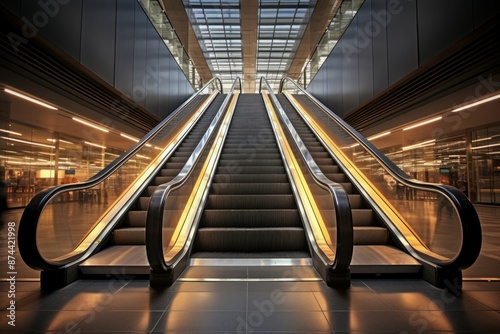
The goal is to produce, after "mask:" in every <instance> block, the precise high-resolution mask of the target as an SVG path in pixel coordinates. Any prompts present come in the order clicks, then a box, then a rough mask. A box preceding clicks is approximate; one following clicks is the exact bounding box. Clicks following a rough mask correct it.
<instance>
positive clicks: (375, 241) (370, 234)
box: [353, 226, 389, 245]
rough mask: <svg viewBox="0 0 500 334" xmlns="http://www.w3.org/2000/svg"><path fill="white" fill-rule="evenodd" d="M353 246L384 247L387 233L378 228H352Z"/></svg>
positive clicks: (387, 237) (383, 228) (384, 229)
mask: <svg viewBox="0 0 500 334" xmlns="http://www.w3.org/2000/svg"><path fill="white" fill-rule="evenodd" d="M353 236H354V245H386V244H387V243H388V242H389V231H387V229H386V228H385V227H380V226H354V235H353Z"/></svg>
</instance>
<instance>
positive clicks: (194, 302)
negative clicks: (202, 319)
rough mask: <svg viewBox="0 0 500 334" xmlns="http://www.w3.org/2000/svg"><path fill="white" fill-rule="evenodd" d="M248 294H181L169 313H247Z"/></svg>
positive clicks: (175, 299)
mask: <svg viewBox="0 0 500 334" xmlns="http://www.w3.org/2000/svg"><path fill="white" fill-rule="evenodd" d="M246 304H247V293H246V291H243V292H234V291H231V292H181V293H176V294H175V295H174V297H173V299H172V303H171V304H170V307H169V311H189V312H197V311H246V308H247V306H246Z"/></svg>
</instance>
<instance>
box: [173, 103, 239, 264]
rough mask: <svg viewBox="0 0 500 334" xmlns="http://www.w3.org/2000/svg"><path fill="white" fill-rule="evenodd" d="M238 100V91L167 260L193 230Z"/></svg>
mask: <svg viewBox="0 0 500 334" xmlns="http://www.w3.org/2000/svg"><path fill="white" fill-rule="evenodd" d="M237 100H238V93H235V95H234V96H233V98H232V100H231V103H230V105H229V110H228V112H226V115H225V116H224V119H223V121H222V124H221V127H220V129H219V132H218V133H217V138H216V139H215V143H214V144H213V145H212V148H211V149H210V152H209V154H208V158H207V159H206V160H205V163H204V164H203V167H202V169H201V172H200V175H199V176H198V179H197V180H196V183H195V185H194V187H193V190H192V191H191V195H190V196H189V199H188V200H187V202H186V205H185V206H184V210H183V211H182V214H181V217H180V218H179V222H178V224H177V225H176V227H175V231H174V233H173V234H172V238H171V239H170V240H171V241H170V243H169V246H171V245H172V244H173V246H172V248H170V249H169V250H168V253H167V254H166V255H165V261H166V262H169V261H171V260H172V259H173V258H174V257H175V255H177V253H179V251H181V250H182V248H183V247H184V245H185V243H186V240H187V239H188V237H189V231H190V230H191V226H192V223H193V222H194V219H195V217H196V213H197V211H198V207H199V205H200V204H201V201H202V199H203V198H202V197H203V193H204V191H203V190H204V189H206V187H207V185H208V182H209V181H210V174H211V171H212V170H213V169H214V168H216V166H217V161H218V158H219V152H220V151H221V150H222V147H223V144H224V134H225V132H226V131H227V129H228V128H229V125H230V123H231V118H232V116H233V113H234V110H235V108H236V102H237Z"/></svg>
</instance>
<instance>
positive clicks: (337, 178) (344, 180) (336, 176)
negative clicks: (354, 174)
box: [320, 167, 349, 183]
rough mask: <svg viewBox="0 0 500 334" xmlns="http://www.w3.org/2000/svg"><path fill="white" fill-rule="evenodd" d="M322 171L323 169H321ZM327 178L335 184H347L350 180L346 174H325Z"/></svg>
mask: <svg viewBox="0 0 500 334" xmlns="http://www.w3.org/2000/svg"><path fill="white" fill-rule="evenodd" d="M320 169H321V167H320ZM324 174H325V176H326V177H327V178H329V179H330V180H332V181H334V182H339V183H347V182H349V180H348V179H347V177H346V176H345V174H344V173H324Z"/></svg>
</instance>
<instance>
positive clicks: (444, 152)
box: [360, 125, 500, 204]
mask: <svg viewBox="0 0 500 334" xmlns="http://www.w3.org/2000/svg"><path fill="white" fill-rule="evenodd" d="M374 144H376V141H374ZM379 149H380V150H381V151H382V152H383V153H384V154H386V155H387V156H388V157H389V158H390V159H391V160H392V161H393V162H394V163H396V164H397V165H398V167H399V168H401V169H402V170H403V171H405V172H406V173H407V174H408V175H410V176H412V177H414V178H416V179H417V180H421V181H425V182H433V183H441V184H449V185H452V186H454V187H456V188H458V189H460V190H462V191H463V192H464V193H465V194H466V195H467V196H468V197H469V198H470V199H471V201H472V202H473V203H483V204H500V125H496V126H489V127H486V128H482V129H473V130H467V131H466V132H465V133H464V134H459V135H455V136H449V137H446V138H443V139H438V140H434V139H428V140H426V139H423V140H421V141H420V142H419V143H417V144H413V145H406V146H403V144H396V145H394V146H390V147H383V148H382V147H379ZM360 158H361V157H360Z"/></svg>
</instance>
